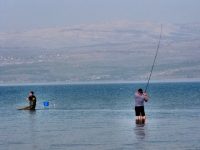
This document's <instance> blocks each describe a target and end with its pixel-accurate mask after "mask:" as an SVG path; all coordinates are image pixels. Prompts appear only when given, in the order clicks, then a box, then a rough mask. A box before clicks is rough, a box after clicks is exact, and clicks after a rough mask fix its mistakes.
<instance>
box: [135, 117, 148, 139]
mask: <svg viewBox="0 0 200 150" xmlns="http://www.w3.org/2000/svg"><path fill="white" fill-rule="evenodd" d="M135 124H136V126H135V134H136V138H137V139H145V135H146V126H145V120H138V119H136V120H135Z"/></svg>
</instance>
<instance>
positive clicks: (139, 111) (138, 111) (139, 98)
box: [135, 89, 148, 120]
mask: <svg viewBox="0 0 200 150" xmlns="http://www.w3.org/2000/svg"><path fill="white" fill-rule="evenodd" d="M144 101H145V102H148V97H147V94H146V93H143V90H142V89H138V92H136V93H135V115H136V116H137V117H138V120H141V119H143V120H145V119H146V116H145V112H144ZM141 116H142V117H141Z"/></svg>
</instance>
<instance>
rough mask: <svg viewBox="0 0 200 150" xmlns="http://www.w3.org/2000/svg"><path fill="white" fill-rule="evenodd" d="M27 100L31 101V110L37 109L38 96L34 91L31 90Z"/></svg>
mask: <svg viewBox="0 0 200 150" xmlns="http://www.w3.org/2000/svg"><path fill="white" fill-rule="evenodd" d="M26 100H27V101H28V100H29V101H30V110H35V106H36V97H35V96H34V92H33V91H31V92H30V96H29V97H27V98H26Z"/></svg>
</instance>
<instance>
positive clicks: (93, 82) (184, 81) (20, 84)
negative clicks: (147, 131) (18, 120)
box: [0, 79, 200, 86]
mask: <svg viewBox="0 0 200 150" xmlns="http://www.w3.org/2000/svg"><path fill="white" fill-rule="evenodd" d="M186 82H200V80H198V79H193V80H184V79H182V80H153V81H150V83H186ZM135 83H142V84H145V83H147V81H80V82H77V81H76V82H73V81H71V82H50V83H46V82H41V83H3V84H2V83H1V84H0V86H27V85H30V86H31V85H79V84H80V85H83V84H135Z"/></svg>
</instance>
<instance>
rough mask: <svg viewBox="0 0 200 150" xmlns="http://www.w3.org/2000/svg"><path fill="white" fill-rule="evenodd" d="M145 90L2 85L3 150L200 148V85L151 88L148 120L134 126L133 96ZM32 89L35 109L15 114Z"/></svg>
mask: <svg viewBox="0 0 200 150" xmlns="http://www.w3.org/2000/svg"><path fill="white" fill-rule="evenodd" d="M144 86H145V84H142V83H135V84H94V85H92V84H91V85H44V86H42V85H34V86H1V87H0V89H1V90H0V121H1V124H0V149H2V150H4V149H5V150H7V149H37V150H38V149H41V150H43V149H44V150H45V149H47V150H54V149H68V150H77V149H83V150H94V149H99V150H101V149H102V150H112V149H113V150H121V149H125V150H126V149H131V150H132V149H141V150H154V149H164V150H165V149H166V150H168V149H176V150H178V149H180V150H182V149H185V150H188V149H195V150H197V149H200V143H199V139H200V135H199V133H200V126H199V125H200V117H199V116H200V109H199V106H200V98H199V96H200V95H199V93H200V83H199V82H197V83H194V82H191V83H151V84H150V86H149V89H148V95H149V102H148V103H146V104H145V110H146V114H147V120H146V122H145V123H144V124H136V121H135V119H136V117H135V116H134V110H133V108H134V100H133V94H134V91H135V90H137V89H138V88H139V87H144ZM31 90H33V91H35V93H36V94H35V95H36V96H37V107H36V108H37V110H36V111H19V110H17V108H20V107H24V106H26V105H28V102H26V101H25V98H26V97H27V96H28V95H27V94H28V93H29V91H31ZM43 101H49V102H50V106H49V108H44V107H43V103H42V102H43Z"/></svg>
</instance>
